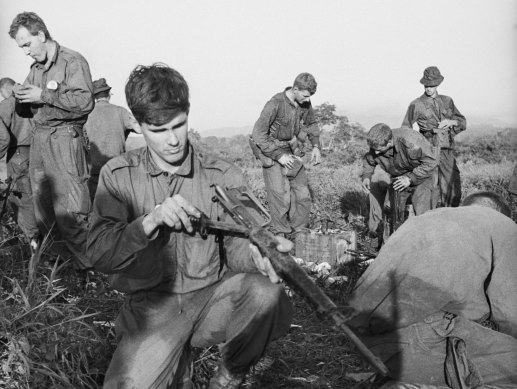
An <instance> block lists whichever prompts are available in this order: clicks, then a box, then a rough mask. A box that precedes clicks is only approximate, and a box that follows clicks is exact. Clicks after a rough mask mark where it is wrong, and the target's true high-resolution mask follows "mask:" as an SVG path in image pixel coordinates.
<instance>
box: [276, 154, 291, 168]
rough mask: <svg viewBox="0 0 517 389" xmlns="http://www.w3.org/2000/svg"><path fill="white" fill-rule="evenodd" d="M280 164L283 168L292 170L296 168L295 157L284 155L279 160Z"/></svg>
mask: <svg viewBox="0 0 517 389" xmlns="http://www.w3.org/2000/svg"><path fill="white" fill-rule="evenodd" d="M278 163H279V164H280V165H282V166H283V167H286V168H288V169H292V168H293V167H294V155H292V154H284V155H282V156H281V157H280V158H279V160H278Z"/></svg>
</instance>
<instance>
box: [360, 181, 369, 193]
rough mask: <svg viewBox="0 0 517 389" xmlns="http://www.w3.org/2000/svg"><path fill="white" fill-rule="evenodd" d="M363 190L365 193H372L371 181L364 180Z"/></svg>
mask: <svg viewBox="0 0 517 389" xmlns="http://www.w3.org/2000/svg"><path fill="white" fill-rule="evenodd" d="M361 188H362V189H363V192H364V193H367V194H368V193H370V179H369V178H364V179H363V182H362V183H361Z"/></svg>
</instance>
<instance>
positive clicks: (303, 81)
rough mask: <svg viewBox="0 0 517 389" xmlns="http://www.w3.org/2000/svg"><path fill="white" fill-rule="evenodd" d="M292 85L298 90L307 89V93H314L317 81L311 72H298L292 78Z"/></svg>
mask: <svg viewBox="0 0 517 389" xmlns="http://www.w3.org/2000/svg"><path fill="white" fill-rule="evenodd" d="M293 87H297V88H298V89H299V90H306V91H309V93H310V94H311V95H313V94H314V93H316V88H317V87H318V83H317V82H316V79H315V78H314V76H313V75H312V74H310V73H300V74H298V75H297V76H296V78H295V79H294V83H293Z"/></svg>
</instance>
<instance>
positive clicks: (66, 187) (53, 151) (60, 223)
mask: <svg viewBox="0 0 517 389" xmlns="http://www.w3.org/2000/svg"><path fill="white" fill-rule="evenodd" d="M38 132H45V134H44V135H43V136H40V137H37V138H36V140H35V142H36V141H38V142H41V141H44V143H42V144H40V145H39V147H38V151H39V153H41V155H40V156H39V159H41V160H42V163H40V164H39V165H36V166H35V169H37V170H36V171H35V172H36V174H35V175H36V185H39V184H40V183H43V185H45V192H47V191H48V192H47V193H45V194H46V195H49V197H50V199H51V202H52V210H53V214H54V217H55V222H56V226H57V229H58V230H59V233H60V234H61V236H62V237H63V239H64V240H65V242H66V245H67V247H68V249H69V250H70V251H71V252H72V253H73V254H74V257H75V260H76V262H75V265H76V266H77V267H78V268H80V269H82V268H88V267H90V262H89V260H88V259H87V258H86V255H85V253H86V236H87V231H88V217H89V212H90V198H89V192H88V186H87V181H88V166H87V159H86V150H85V144H84V139H83V137H82V131H81V130H80V129H75V128H68V129H63V128H60V129H57V130H48V129H46V130H41V131H38V129H37V128H36V133H38ZM32 155H33V153H32V152H31V156H32ZM38 195H39V196H43V195H44V194H42V193H39V194H38ZM43 201H45V200H43Z"/></svg>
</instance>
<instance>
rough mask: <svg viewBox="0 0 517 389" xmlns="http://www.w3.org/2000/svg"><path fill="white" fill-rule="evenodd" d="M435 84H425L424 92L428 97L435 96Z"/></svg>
mask: <svg viewBox="0 0 517 389" xmlns="http://www.w3.org/2000/svg"><path fill="white" fill-rule="evenodd" d="M437 88H438V87H437V86H426V87H425V94H426V95H427V96H429V97H435V96H436V89H437Z"/></svg>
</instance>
